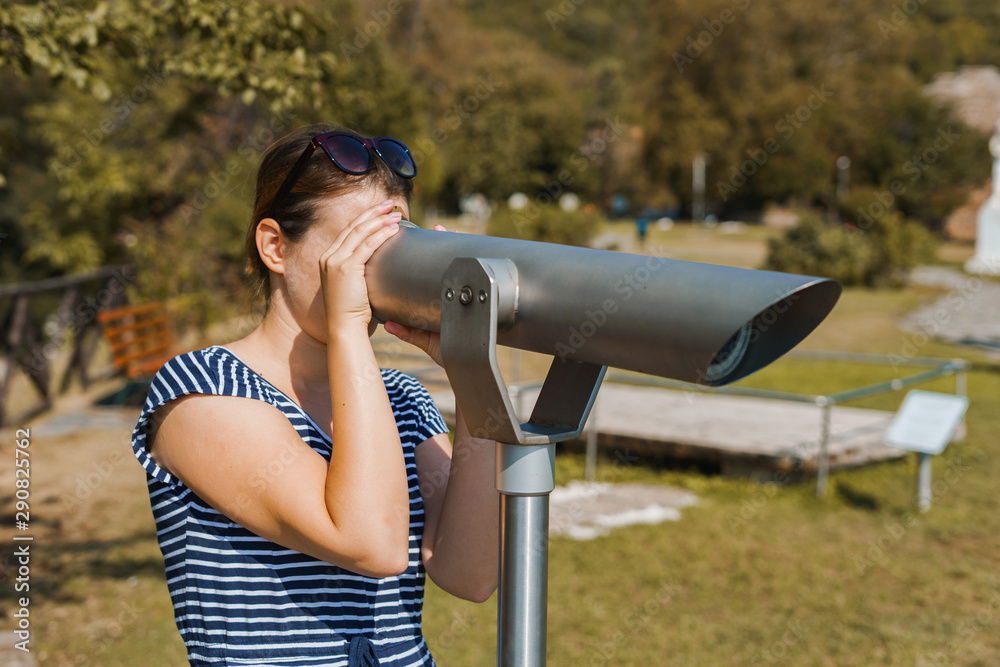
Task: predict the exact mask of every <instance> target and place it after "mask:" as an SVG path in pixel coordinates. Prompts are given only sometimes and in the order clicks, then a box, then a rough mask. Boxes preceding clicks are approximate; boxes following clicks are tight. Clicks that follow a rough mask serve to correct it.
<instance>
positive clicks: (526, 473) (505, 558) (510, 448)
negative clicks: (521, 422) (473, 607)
mask: <svg viewBox="0 0 1000 667" xmlns="http://www.w3.org/2000/svg"><path fill="white" fill-rule="evenodd" d="M554 480H555V445H553V444H546V445H514V444H509V443H504V442H498V443H497V490H498V491H500V579H499V590H500V593H499V596H498V599H497V667H544V665H545V639H546V629H547V612H548V573H549V493H551V492H552V489H553V488H554V486H555V481H554Z"/></svg>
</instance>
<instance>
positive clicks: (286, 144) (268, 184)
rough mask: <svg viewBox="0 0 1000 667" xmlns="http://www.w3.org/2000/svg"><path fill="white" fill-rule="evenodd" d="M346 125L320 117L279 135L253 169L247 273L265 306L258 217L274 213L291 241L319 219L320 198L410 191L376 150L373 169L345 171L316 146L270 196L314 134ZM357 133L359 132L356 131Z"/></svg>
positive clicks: (266, 277)
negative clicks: (289, 183)
mask: <svg viewBox="0 0 1000 667" xmlns="http://www.w3.org/2000/svg"><path fill="white" fill-rule="evenodd" d="M338 131H348V132H354V130H348V129H347V128H344V127H341V126H339V125H334V124H332V123H320V124H317V125H310V126H307V127H303V128H300V129H299V130H296V131H295V132H293V133H292V134H290V135H288V136H286V137H284V138H282V139H279V140H278V141H276V142H274V143H273V144H271V145H270V146H268V148H267V150H265V151H264V155H263V156H262V157H261V163H260V169H259V170H258V172H257V189H256V192H255V193H254V201H253V214H252V216H251V219H250V227H249V229H248V230H247V237H246V260H247V263H246V274H247V277H248V278H249V280H250V283H251V291H252V295H253V297H254V298H258V297H260V296H261V295H263V297H264V304H265V308H267V307H269V306H270V304H271V275H270V273H271V271H270V269H268V268H267V266H266V265H265V264H264V262H263V260H261V258H260V253H259V252H258V251H257V223H259V222H260V221H261V220H263V219H264V218H267V217H272V216H273V217H274V219H275V220H276V221H277V222H278V226H279V227H281V231H282V233H283V234H284V235H285V238H286V239H288V240H289V241H291V242H293V243H295V242H297V241H299V240H301V239H302V237H303V236H305V233H306V232H307V231H309V228H310V227H312V226H313V224H314V223H315V222H316V219H317V212H318V209H319V203H320V200H321V199H324V198H327V197H336V196H338V195H342V194H344V193H347V192H351V191H355V190H364V189H368V188H381V189H382V190H383V191H385V193H386V194H387V195H389V196H390V197H392V196H402V197H405V198H406V200H407V201H409V199H410V195H411V194H412V192H413V182H412V180H411V179H408V178H402V177H401V176H398V175H396V174H395V173H394V172H393V171H392V170H391V169H389V167H388V166H387V165H386V164H385V162H383V161H382V160H381V159H380V158H379V157H378V156H376V155H373V156H372V158H373V160H372V169H371V171H369V172H368V173H366V174H359V175H354V174H348V173H347V172H344V171H341V170H340V169H339V168H337V166H336V165H335V164H333V161H332V160H330V157H329V156H328V155H327V154H326V151H324V150H323V149H321V148H318V149H316V150H315V151H314V152H313V154H312V156H311V157H310V158H309V162H308V164H307V165H306V167H305V169H303V170H302V173H301V174H300V175H299V178H298V180H297V181H296V182H295V186H294V187H293V188H292V190H291V192H289V193H288V194H287V195H285V196H284V197H283V198H282V200H281V201H279V202H274V201H273V199H274V196H275V194H277V192H278V188H280V187H281V184H282V182H284V180H285V176H287V175H288V172H289V171H290V170H291V169H292V166H293V165H294V164H295V162H296V161H297V160H298V159H299V157H300V156H301V155H302V152H303V151H304V150H305V149H306V147H307V146H308V145H309V142H310V141H312V139H313V137H315V136H316V135H319V134H323V133H324V132H338ZM354 134H357V135H359V136H365V135H361V133H359V132H354Z"/></svg>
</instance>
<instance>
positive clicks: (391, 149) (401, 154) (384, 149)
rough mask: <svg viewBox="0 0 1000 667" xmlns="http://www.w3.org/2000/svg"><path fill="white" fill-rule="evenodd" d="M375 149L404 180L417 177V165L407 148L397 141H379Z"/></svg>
mask: <svg viewBox="0 0 1000 667" xmlns="http://www.w3.org/2000/svg"><path fill="white" fill-rule="evenodd" d="M375 147H376V148H377V149H378V153H379V155H381V156H382V159H383V160H385V163H386V164H387V165H389V168H390V169H392V170H393V171H394V172H396V173H397V174H399V175H400V176H402V177H403V178H413V177H414V176H416V175H417V165H416V163H415V162H414V161H413V156H411V155H410V152H409V150H407V148H406V146H404V145H403V144H401V143H399V142H398V141H396V140H395V139H379V140H378V143H376V144H375Z"/></svg>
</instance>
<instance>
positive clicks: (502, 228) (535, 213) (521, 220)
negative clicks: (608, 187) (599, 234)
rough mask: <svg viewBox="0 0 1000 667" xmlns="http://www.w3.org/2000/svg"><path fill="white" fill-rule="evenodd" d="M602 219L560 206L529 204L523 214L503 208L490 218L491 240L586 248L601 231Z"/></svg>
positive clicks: (521, 211)
mask: <svg viewBox="0 0 1000 667" xmlns="http://www.w3.org/2000/svg"><path fill="white" fill-rule="evenodd" d="M599 224H600V219H599V217H598V216H597V215H596V214H593V213H584V212H583V211H580V210H577V211H564V210H562V209H561V208H559V207H558V206H556V205H548V206H538V205H536V204H534V203H532V204H529V205H528V206H527V207H526V208H524V209H523V210H520V211H512V210H511V209H509V208H508V207H506V206H503V207H501V208H499V209H497V211H496V212H495V213H494V214H493V216H492V217H491V218H490V222H489V225H488V226H487V232H488V233H489V235H490V236H503V237H506V238H512V239H527V240H529V241H544V242H546V243H561V244H564V245H576V246H585V245H587V243H588V242H589V241H590V239H591V238H592V237H593V236H594V234H595V233H596V231H597V228H598V225H599Z"/></svg>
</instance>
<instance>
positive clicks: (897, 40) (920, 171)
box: [0, 0, 1000, 323]
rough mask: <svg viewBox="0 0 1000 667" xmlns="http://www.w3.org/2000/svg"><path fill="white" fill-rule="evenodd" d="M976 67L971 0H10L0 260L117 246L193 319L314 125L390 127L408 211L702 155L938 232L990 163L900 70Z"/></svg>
mask: <svg viewBox="0 0 1000 667" xmlns="http://www.w3.org/2000/svg"><path fill="white" fill-rule="evenodd" d="M911 9H912V11H911ZM996 62H1000V5H997V4H996V3H995V2H993V1H992V0H951V1H950V2H947V3H893V2H889V1H888V0H887V1H885V2H879V3H871V2H867V0H816V1H815V2H810V3H800V2H794V0H775V1H774V2H769V3H759V2H753V3H751V2H749V0H669V1H667V0H627V1H625V2H615V1H614V0H588V1H587V2H586V3H577V2H569V1H567V2H551V3H542V4H541V5H540V4H539V3H536V2H534V1H533V0H505V1H504V2H499V1H498V0H468V1H466V2H462V3H453V2H449V1H448V0H407V1H405V2H404V1H401V0H334V1H333V2H320V1H319V0H300V2H298V3H295V4H293V3H285V2H276V1H275V0H247V1H246V2H239V3H237V2H233V1H232V0H115V2H109V1H99V0H68V1H66V2H56V1H55V0H43V1H41V2H31V3H29V2H7V3H4V4H2V5H0V85H3V86H4V89H5V94H4V96H2V98H0V110H2V112H0V179H2V180H0V224H2V225H3V230H2V231H0V275H3V276H4V277H11V278H16V279H27V278H32V277H44V276H48V275H53V274H59V273H68V272H74V271H80V270H84V269H88V268H92V267H95V266H98V265H103V264H110V263H119V262H132V263H134V264H136V266H137V267H138V268H139V270H140V278H139V281H140V282H139V286H138V289H139V290H140V291H141V294H142V297H143V298H171V299H172V300H174V301H175V302H176V303H179V304H181V305H182V306H185V308H186V309H187V310H188V311H190V315H191V317H192V319H195V320H197V321H199V322H201V323H206V322H207V321H208V320H209V319H210V318H211V317H213V316H214V315H213V313H214V312H215V310H218V309H223V308H225V306H226V305H227V303H229V302H231V301H234V299H233V298H232V296H233V295H234V294H236V293H238V292H239V291H240V274H241V269H242V257H241V254H242V249H241V238H242V235H243V233H244V228H245V225H246V224H247V223H248V221H247V220H246V215H247V213H248V203H247V202H248V201H249V198H250V191H251V190H252V180H253V173H254V171H255V169H256V162H257V158H258V156H259V154H260V152H261V150H262V149H263V148H264V147H265V146H266V145H267V144H268V143H269V142H270V141H271V140H273V139H274V138H276V137H277V136H279V135H281V134H283V133H285V132H287V131H289V130H290V129H292V128H294V127H298V126H301V125H305V124H308V123H311V122H314V121H316V120H334V121H338V122H341V123H344V124H347V125H354V126H356V127H358V128H359V129H361V130H364V131H368V132H372V133H378V134H392V135H394V136H398V137H400V138H401V139H403V140H405V141H406V142H407V143H408V144H410V145H411V146H412V147H413V148H414V153H415V155H416V157H417V159H418V161H419V165H420V178H418V179H417V180H418V182H417V189H416V193H417V202H416V206H415V209H416V210H417V211H420V210H421V209H422V208H424V207H434V208H436V209H439V210H440V209H446V210H447V209H454V208H455V206H456V204H457V202H458V201H459V200H460V199H461V197H463V196H465V195H468V194H472V193H473V192H481V193H484V194H486V195H487V196H488V197H489V198H491V199H493V200H494V201H496V202H502V201H504V200H505V199H506V198H507V197H508V196H509V195H510V194H511V193H513V192H515V191H521V192H524V193H526V194H527V195H528V196H529V198H530V199H531V201H535V202H538V201H554V200H555V199H556V198H557V197H558V195H559V194H561V193H562V192H567V191H572V192H575V193H576V194H578V195H580V196H581V197H582V198H583V199H584V201H592V202H595V203H596V204H597V205H598V206H599V207H605V208H606V207H607V206H608V205H609V203H610V199H611V196H612V195H614V194H616V193H624V194H626V195H628V196H629V197H630V199H631V201H632V202H633V208H634V209H635V210H640V209H643V208H646V207H654V208H664V207H680V208H681V209H682V210H684V211H687V210H689V207H690V204H691V202H692V199H693V193H692V185H691V182H692V178H691V163H692V160H693V158H694V157H695V156H696V155H699V154H704V155H705V156H707V159H708V178H707V185H708V193H707V194H708V197H707V199H708V206H709V210H710V211H712V212H715V213H716V214H718V215H720V216H736V215H743V214H747V215H753V213H754V212H755V211H758V210H760V209H762V208H763V207H764V206H765V205H766V204H768V203H770V202H778V203H792V204H800V205H804V206H807V207H812V208H818V209H826V210H828V211H834V210H837V211H839V213H840V215H841V216H842V217H843V218H844V219H845V220H847V221H849V222H852V223H854V224H856V225H858V227H859V228H860V227H862V226H863V225H864V224H865V222H864V221H865V220H866V219H868V218H871V219H875V218H876V217H880V216H883V214H885V215H889V214H890V213H892V212H893V211H898V212H901V213H902V214H903V215H904V216H905V217H906V218H908V219H919V220H921V221H922V222H924V223H925V224H929V225H930V226H932V227H933V225H934V224H936V222H937V221H940V220H941V218H943V216H944V215H946V214H947V213H948V212H949V211H950V210H951V209H952V208H953V207H954V206H955V204H957V203H958V202H960V201H962V199H963V198H964V197H965V195H966V193H967V192H968V190H969V189H970V188H971V187H973V186H978V185H980V184H982V182H984V181H985V180H986V178H987V177H988V174H989V156H988V155H987V151H986V142H985V138H984V137H983V136H981V135H979V134H978V133H976V132H974V131H972V130H969V129H968V128H965V127H963V126H961V125H960V124H959V123H957V122H955V121H954V118H953V117H952V115H951V114H950V111H949V110H948V109H947V108H942V107H938V106H936V105H935V104H934V103H933V102H932V101H931V100H929V99H927V98H926V97H925V96H924V95H923V94H922V93H921V90H922V87H923V86H924V85H925V84H926V83H928V82H929V81H930V79H931V78H932V77H933V76H934V75H935V74H936V73H938V72H939V71H950V70H954V69H956V68H958V67H960V66H963V65H971V64H986V63H996ZM840 156H847V157H849V158H850V160H851V172H850V173H851V187H852V195H851V196H850V197H847V198H840V199H839V200H838V199H837V197H836V196H835V194H834V188H835V183H836V170H835V167H834V164H835V161H836V159H837V158H838V157H840ZM4 181H6V183H4ZM884 202H888V203H887V204H886V203H884ZM882 206H884V208H885V211H879V210H878V209H879V207H882ZM543 208H544V207H543ZM876 213H877V214H878V215H875V214H876ZM543 217H544V216H541V217H540V218H539V219H542V218H543ZM555 217H558V216H555ZM553 219H554V218H553ZM558 226H559V225H555V227H558ZM886 229H887V230H888V229H895V227H893V226H892V225H888V226H887V227H886ZM813 231H814V232H815V231H816V230H813ZM806 232H809V230H808V229H806V230H804V232H803V233H806ZM809 233H812V232H809ZM816 233H817V234H819V232H816ZM876 235H877V234H876V233H875V228H874V227H873V228H872V231H871V232H870V233H868V234H867V236H868V237H870V238H875V236H876ZM832 242H833V241H824V242H823V243H819V242H817V243H814V244H813V245H814V246H815V247H817V248H820V247H825V246H824V244H826V243H832ZM900 243H902V242H900ZM895 245H898V244H896V243H895V242H893V246H894V247H895ZM903 245H905V243H903ZM893 261H894V260H893ZM866 280H867V279H866ZM213 292H214V296H209V297H205V296H203V294H202V293H213ZM185 304H186V305H185Z"/></svg>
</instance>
